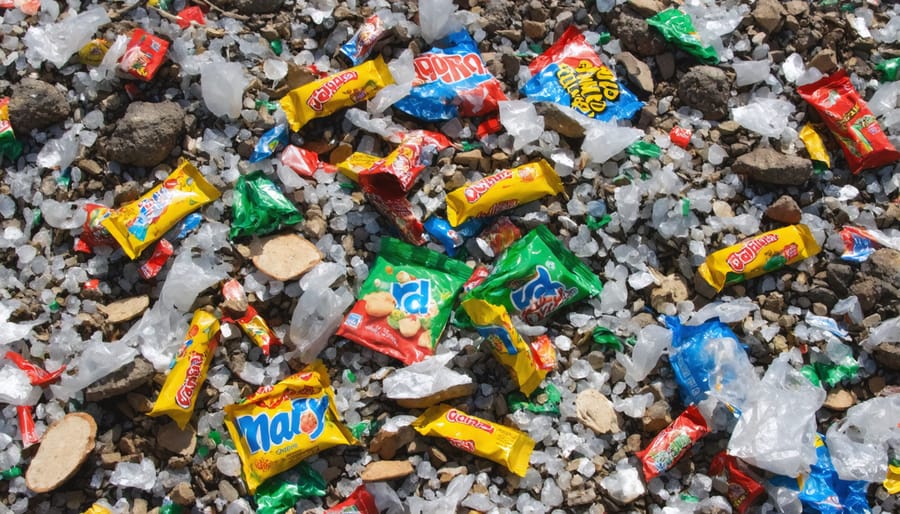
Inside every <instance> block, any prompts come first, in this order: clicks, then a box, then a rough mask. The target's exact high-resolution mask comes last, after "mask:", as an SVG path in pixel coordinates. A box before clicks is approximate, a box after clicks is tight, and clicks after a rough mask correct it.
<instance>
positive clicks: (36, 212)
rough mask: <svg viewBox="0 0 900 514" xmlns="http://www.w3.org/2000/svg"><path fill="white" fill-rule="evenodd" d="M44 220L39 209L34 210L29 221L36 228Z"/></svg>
mask: <svg viewBox="0 0 900 514" xmlns="http://www.w3.org/2000/svg"><path fill="white" fill-rule="evenodd" d="M43 219H44V215H43V214H42V213H41V210H40V209H35V210H34V214H32V215H31V221H32V224H33V225H34V226H38V225H40V224H41V221H42V220H43Z"/></svg>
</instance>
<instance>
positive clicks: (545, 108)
mask: <svg viewBox="0 0 900 514" xmlns="http://www.w3.org/2000/svg"><path fill="white" fill-rule="evenodd" d="M535 107H536V111H537V113H538V114H539V115H541V116H543V117H544V126H545V127H547V128H548V129H550V130H554V131H556V132H559V135H561V136H565V137H574V138H577V137H584V127H582V126H581V125H580V124H579V123H578V122H577V121H575V120H573V119H572V118H571V117H569V116H568V115H566V114H564V113H563V112H562V111H560V110H559V109H557V108H556V105H554V104H552V103H550V102H540V103H538V104H536V105H535Z"/></svg>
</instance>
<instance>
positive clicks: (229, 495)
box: [219, 480, 240, 503]
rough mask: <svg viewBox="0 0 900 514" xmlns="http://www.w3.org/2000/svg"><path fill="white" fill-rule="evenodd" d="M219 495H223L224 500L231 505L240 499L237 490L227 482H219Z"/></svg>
mask: <svg viewBox="0 0 900 514" xmlns="http://www.w3.org/2000/svg"><path fill="white" fill-rule="evenodd" d="M219 494H220V495H222V499H223V500H225V501H227V502H229V503H231V502H233V501H237V499H238V498H240V495H239V494H238V492H237V489H235V488H234V486H233V485H231V483H230V482H228V481H227V480H221V481H219Z"/></svg>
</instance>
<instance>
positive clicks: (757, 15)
mask: <svg viewBox="0 0 900 514" xmlns="http://www.w3.org/2000/svg"><path fill="white" fill-rule="evenodd" d="M751 15H752V16H753V20H754V21H755V22H756V25H757V26H758V27H759V28H761V29H763V30H764V31H766V32H767V33H769V34H772V33H774V32H778V30H779V29H780V28H781V26H782V25H783V24H784V18H785V16H787V11H785V10H784V7H782V5H781V2H779V1H778V0H759V1H758V2H756V7H755V8H754V9H753V12H752V13H751Z"/></svg>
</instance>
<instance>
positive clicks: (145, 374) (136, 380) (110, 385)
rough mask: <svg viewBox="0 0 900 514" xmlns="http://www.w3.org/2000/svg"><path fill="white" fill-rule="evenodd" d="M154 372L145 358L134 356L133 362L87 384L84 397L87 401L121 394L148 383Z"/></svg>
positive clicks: (97, 400) (96, 400)
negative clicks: (97, 380)
mask: <svg viewBox="0 0 900 514" xmlns="http://www.w3.org/2000/svg"><path fill="white" fill-rule="evenodd" d="M154 373H155V371H154V369H153V365H152V364H150V362H149V361H147V359H145V358H143V357H140V356H139V357H135V359H134V361H133V362H131V363H129V364H126V365H125V366H124V367H122V369H120V370H118V371H116V372H114V373H112V374H111V375H109V376H107V377H105V378H103V379H101V380H100V381H99V382H96V383H94V384H91V385H90V386H88V388H87V389H85V392H84V397H85V399H86V400H87V401H89V402H99V401H101V400H106V399H108V398H113V397H116V396H121V395H123V394H125V393H128V392H131V391H134V390H135V389H137V388H138V387H141V386H142V385H144V384H148V383H150V381H151V380H152V379H153V374H154Z"/></svg>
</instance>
